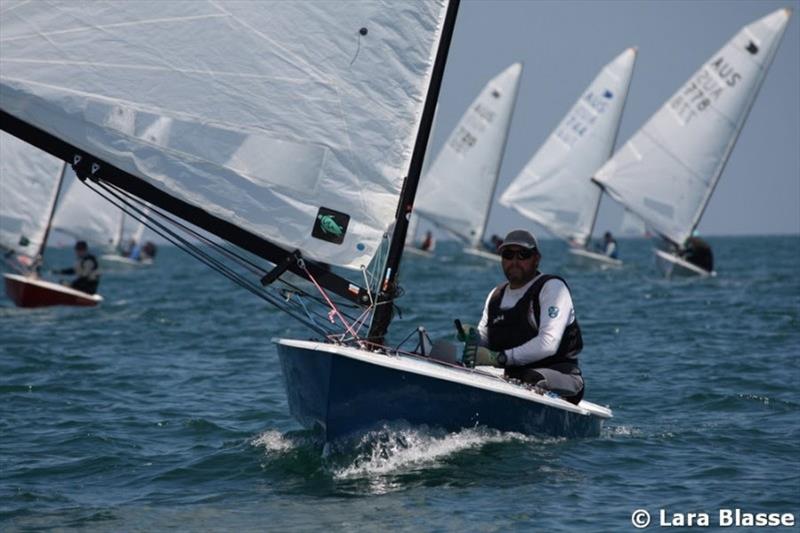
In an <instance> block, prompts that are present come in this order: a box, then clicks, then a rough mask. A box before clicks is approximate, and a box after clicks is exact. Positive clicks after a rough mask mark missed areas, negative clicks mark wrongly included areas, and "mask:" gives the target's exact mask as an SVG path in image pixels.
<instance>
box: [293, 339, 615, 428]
mask: <svg viewBox="0 0 800 533" xmlns="http://www.w3.org/2000/svg"><path fill="white" fill-rule="evenodd" d="M278 354H279V356H280V361H281V368H282V370H283V376H284V379H285V381H286V390H287V395H288V399H289V408H290V411H291V413H292V415H293V416H294V417H295V418H297V419H298V420H299V421H300V423H301V424H303V425H304V426H305V427H307V428H314V429H318V430H321V431H322V432H323V433H324V436H325V438H326V439H327V440H334V439H336V438H338V437H340V436H343V435H347V434H350V433H354V432H359V431H364V430H368V429H370V428H373V427H376V426H379V425H380V424H382V423H384V422H390V421H405V422H408V423H410V424H413V425H428V426H432V427H440V428H444V429H446V430H450V431H456V430H459V429H461V428H469V427H475V426H487V427H490V428H494V429H498V430H501V431H514V432H519V433H524V434H529V435H542V436H554V437H592V436H597V435H599V434H600V430H601V427H602V422H603V419H605V418H610V417H611V412H610V411H609V410H608V409H606V408H603V407H600V406H596V405H594V404H591V403H589V402H581V404H580V405H579V406H574V405H572V404H570V403H568V402H565V401H563V400H561V399H557V398H550V397H547V396H542V395H541V394H538V393H535V392H533V391H531V390H529V389H527V388H525V387H521V386H518V385H512V384H510V383H507V382H505V381H504V380H502V379H500V378H498V377H496V376H494V375H491V374H488V373H483V372H480V371H473V370H469V369H462V368H455V367H451V366H445V365H440V364H438V363H436V362H431V361H427V360H424V359H421V358H417V357H410V356H387V355H381V354H374V353H371V352H365V351H362V350H358V349H355V348H347V347H342V346H334V345H329V344H323V343H315V342H307V341H289V340H280V341H278Z"/></svg>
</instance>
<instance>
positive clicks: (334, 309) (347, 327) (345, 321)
mask: <svg viewBox="0 0 800 533" xmlns="http://www.w3.org/2000/svg"><path fill="white" fill-rule="evenodd" d="M298 266H299V267H300V268H302V269H303V270H304V271H305V273H306V275H307V276H308V279H310V280H311V283H313V284H314V286H315V287H316V288H317V290H318V291H319V292H320V293H321V294H322V296H323V297H324V298H325V301H326V302H328V305H329V306H330V307H331V310H332V311H333V313H335V314H336V315H339V320H341V321H342V324H343V325H344V327H345V329H347V331H348V333H350V334H351V335H353V337H355V338H358V333H356V332H355V331H353V329H352V328H351V327H350V324H348V323H347V320H345V319H344V316H342V314H341V313H340V312H339V310H338V309H337V308H336V306H335V305H334V303H333V302H332V301H331V300H330V298H328V294H327V293H326V292H325V291H324V290H323V289H322V287H320V286H319V284H318V283H317V280H316V279H315V278H314V276H313V275H312V274H311V272H310V271H309V270H308V269H307V268H306V262H305V261H303V260H302V259H300V260H298Z"/></svg>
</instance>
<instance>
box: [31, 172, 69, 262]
mask: <svg viewBox="0 0 800 533" xmlns="http://www.w3.org/2000/svg"><path fill="white" fill-rule="evenodd" d="M66 173H67V164H66V163H63V164H62V165H61V174H60V175H59V176H58V184H57V185H56V190H55V192H54V193H53V201H52V202H51V203H50V213H49V214H48V215H47V226H45V228H44V236H43V237H42V243H41V244H40V245H39V249H38V250H37V251H36V258H35V259H34V260H35V261H36V262H37V263H38V262H39V261H40V260H41V258H42V257H44V249H45V247H47V238H48V237H49V236H50V227H51V226H52V225H53V216H55V214H56V204H57V203H58V195H59V193H60V192H61V184H62V183H64V176H65V175H66Z"/></svg>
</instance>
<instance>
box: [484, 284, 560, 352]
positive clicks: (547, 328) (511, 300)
mask: <svg viewBox="0 0 800 533" xmlns="http://www.w3.org/2000/svg"><path fill="white" fill-rule="evenodd" d="M541 275H542V274H539V276H536V277H535V278H534V279H532V280H531V281H529V282H528V283H526V284H525V285H523V286H522V287H520V288H518V289H512V288H510V287H508V286H506V290H505V293H504V294H503V299H502V300H501V301H500V309H511V308H512V307H514V306H515V305H516V304H517V302H518V301H519V300H520V298H522V297H523V296H524V295H525V292H526V291H527V290H528V289H529V288H530V287H531V285H533V284H534V283H535V282H536V280H537V279H539V277H540V276H541ZM495 290H497V288H495V289H493V290H492V292H490V293H489V296H487V298H486V303H485V304H484V306H483V316H482V317H481V321H480V323H479V324H478V333H479V334H480V336H481V343H482V344H483V345H487V344H488V341H489V328H488V324H489V301H490V300H491V298H492V295H493V294H494V291H495ZM539 304H540V305H539V307H540V309H541V317H537V316H534V313H533V302H531V308H530V309H529V310H528V313H529V317H528V320H529V321H530V323H531V324H533V325H536V326H537V327H538V329H539V333H538V334H537V335H536V336H535V337H534V338H532V339H531V340H529V341H528V342H526V343H524V344H522V345H520V346H517V347H515V348H511V349H510V350H504V352H505V354H506V357H507V358H508V360H507V363H506V365H507V366H522V365H527V364H530V363H535V362H536V361H539V360H541V359H544V358H546V357H550V356H551V355H555V353H556V351H558V345H559V344H561V337H563V335H564V330H565V329H567V326H569V325H570V324H572V323H573V322H575V309H573V307H572V296H570V294H569V289H568V288H567V286H566V285H565V284H564V282H563V281H561V280H560V279H550V280H548V281H546V282H545V284H544V285H543V286H542V291H541V292H540V293H539ZM540 321H541V323H540Z"/></svg>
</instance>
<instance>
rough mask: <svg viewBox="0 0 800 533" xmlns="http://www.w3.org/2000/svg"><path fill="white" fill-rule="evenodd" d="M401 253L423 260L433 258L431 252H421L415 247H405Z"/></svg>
mask: <svg viewBox="0 0 800 533" xmlns="http://www.w3.org/2000/svg"><path fill="white" fill-rule="evenodd" d="M403 253H404V254H411V255H415V256H417V257H425V258H431V257H433V256H434V253H433V252H429V251H427V250H421V249H420V248H417V247H415V246H406V247H405V249H404V250H403Z"/></svg>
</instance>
